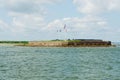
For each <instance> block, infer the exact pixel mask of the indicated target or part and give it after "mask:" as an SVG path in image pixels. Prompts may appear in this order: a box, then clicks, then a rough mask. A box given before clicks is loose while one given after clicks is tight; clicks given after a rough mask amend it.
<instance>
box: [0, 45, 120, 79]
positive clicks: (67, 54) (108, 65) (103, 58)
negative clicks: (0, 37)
mask: <svg viewBox="0 0 120 80" xmlns="http://www.w3.org/2000/svg"><path fill="white" fill-rule="evenodd" d="M0 80H120V47H96V48H95V47H92V48H90V47H88V48H87V47H86V48H80V47H79V48H74V47H73V48H55V47H54V48H50V47H46V48H45V47H43V48H42V47H18V46H16V47H15V46H0Z"/></svg>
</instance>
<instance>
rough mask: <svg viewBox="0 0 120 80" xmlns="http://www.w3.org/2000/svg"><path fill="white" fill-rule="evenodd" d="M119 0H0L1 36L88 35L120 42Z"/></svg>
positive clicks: (59, 37) (74, 36)
mask: <svg viewBox="0 0 120 80" xmlns="http://www.w3.org/2000/svg"><path fill="white" fill-rule="evenodd" d="M119 3H120V0H0V40H51V39H57V38H58V39H69V38H70V39H75V38H77V39H80V38H84V39H103V40H111V41H118V42H119V41H120V37H119V35H120V22H119V21H120V5H119ZM65 24H66V29H64V25H65ZM57 30H61V32H57ZM66 30H67V31H66Z"/></svg>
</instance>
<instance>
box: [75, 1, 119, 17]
mask: <svg viewBox="0 0 120 80" xmlns="http://www.w3.org/2000/svg"><path fill="white" fill-rule="evenodd" d="M73 3H74V4H76V5H77V7H78V11H79V12H81V13H84V14H92V15H93V14H100V13H104V12H109V11H113V10H120V5H119V3H120V0H73Z"/></svg>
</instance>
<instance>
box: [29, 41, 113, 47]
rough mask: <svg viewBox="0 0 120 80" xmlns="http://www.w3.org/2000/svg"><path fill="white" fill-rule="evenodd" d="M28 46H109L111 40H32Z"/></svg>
mask: <svg viewBox="0 0 120 80" xmlns="http://www.w3.org/2000/svg"><path fill="white" fill-rule="evenodd" d="M27 46H35V47H109V46H111V42H110V41H76V42H74V41H30V42H29V43H28V45H27Z"/></svg>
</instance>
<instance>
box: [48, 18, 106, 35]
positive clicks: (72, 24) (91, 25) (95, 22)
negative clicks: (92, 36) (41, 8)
mask: <svg viewBox="0 0 120 80" xmlns="http://www.w3.org/2000/svg"><path fill="white" fill-rule="evenodd" d="M64 24H66V25H67V29H68V30H69V31H78V32H79V31H81V32H85V33H86V32H87V31H88V30H89V32H90V31H98V30H102V29H105V27H106V26H107V21H106V20H105V19H103V18H100V17H92V16H86V17H83V18H78V17H73V18H63V19H61V20H59V19H58V20H54V21H52V22H50V23H49V24H48V25H47V27H46V29H48V30H57V29H63V27H64Z"/></svg>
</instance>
